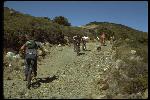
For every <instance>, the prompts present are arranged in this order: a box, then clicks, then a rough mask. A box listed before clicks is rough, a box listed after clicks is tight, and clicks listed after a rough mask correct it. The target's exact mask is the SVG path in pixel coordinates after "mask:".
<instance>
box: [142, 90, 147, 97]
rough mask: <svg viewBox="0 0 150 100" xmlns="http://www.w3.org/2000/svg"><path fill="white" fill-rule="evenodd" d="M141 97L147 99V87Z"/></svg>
mask: <svg viewBox="0 0 150 100" xmlns="http://www.w3.org/2000/svg"><path fill="white" fill-rule="evenodd" d="M142 99H148V89H146V90H145V92H144V94H143V96H142Z"/></svg>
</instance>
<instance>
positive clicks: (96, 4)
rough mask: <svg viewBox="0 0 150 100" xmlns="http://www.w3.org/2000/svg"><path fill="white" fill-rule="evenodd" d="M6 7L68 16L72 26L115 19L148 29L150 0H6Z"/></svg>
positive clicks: (40, 13)
mask: <svg viewBox="0 0 150 100" xmlns="http://www.w3.org/2000/svg"><path fill="white" fill-rule="evenodd" d="M4 7H9V8H12V9H14V10H16V11H19V12H21V13H24V14H30V15H32V16H35V17H49V18H50V19H53V18H54V17H56V16H64V17H66V18H67V19H68V21H69V22H70V23H71V25H72V26H81V25H85V24H88V23H89V22H93V21H97V22H111V23H116V24H122V25H126V26H129V27H131V28H134V29H136V30H139V31H143V32H148V2H147V1H6V2H4Z"/></svg>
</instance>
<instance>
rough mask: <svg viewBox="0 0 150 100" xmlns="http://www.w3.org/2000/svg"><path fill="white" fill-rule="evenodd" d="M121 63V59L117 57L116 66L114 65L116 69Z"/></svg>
mask: <svg viewBox="0 0 150 100" xmlns="http://www.w3.org/2000/svg"><path fill="white" fill-rule="evenodd" d="M122 64H123V61H122V60H120V59H118V60H117V61H116V66H115V68H116V69H119V68H120V67H121V66H122Z"/></svg>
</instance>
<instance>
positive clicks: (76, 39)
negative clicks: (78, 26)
mask: <svg viewBox="0 0 150 100" xmlns="http://www.w3.org/2000/svg"><path fill="white" fill-rule="evenodd" d="M80 42H81V37H80V36H79V35H78V34H77V35H75V36H73V43H74V51H76V46H79V47H80Z"/></svg>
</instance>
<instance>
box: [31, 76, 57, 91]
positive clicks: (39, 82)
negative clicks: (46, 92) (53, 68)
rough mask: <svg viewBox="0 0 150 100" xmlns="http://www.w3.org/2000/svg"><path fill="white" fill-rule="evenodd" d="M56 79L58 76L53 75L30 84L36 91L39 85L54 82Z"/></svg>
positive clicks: (37, 79)
mask: <svg viewBox="0 0 150 100" xmlns="http://www.w3.org/2000/svg"><path fill="white" fill-rule="evenodd" d="M57 79H58V76H55V75H54V76H52V77H49V76H48V77H45V78H36V82H33V83H32V84H31V87H32V88H34V89H36V88H38V87H40V86H41V83H50V82H52V81H54V80H57Z"/></svg>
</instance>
